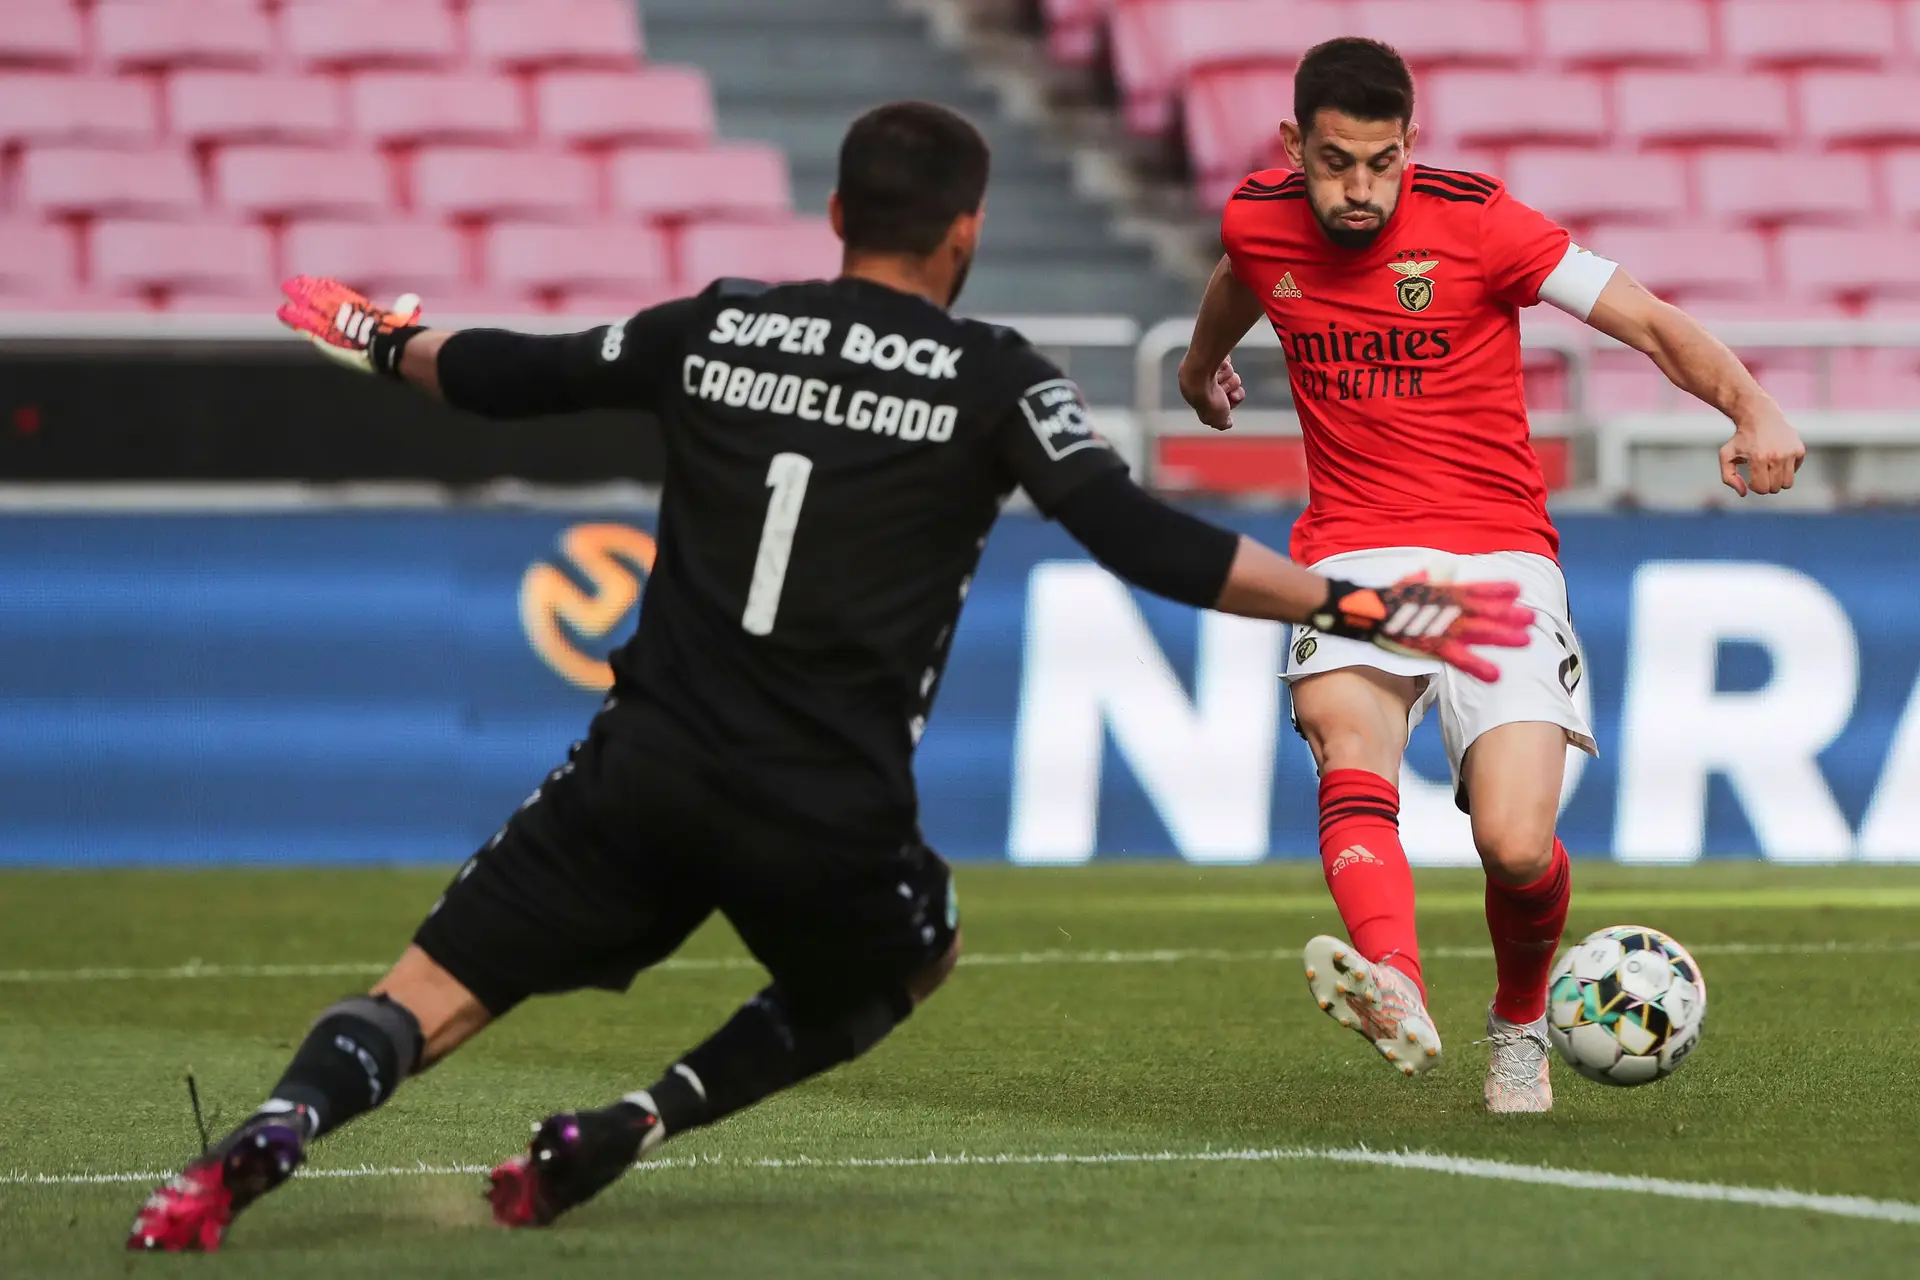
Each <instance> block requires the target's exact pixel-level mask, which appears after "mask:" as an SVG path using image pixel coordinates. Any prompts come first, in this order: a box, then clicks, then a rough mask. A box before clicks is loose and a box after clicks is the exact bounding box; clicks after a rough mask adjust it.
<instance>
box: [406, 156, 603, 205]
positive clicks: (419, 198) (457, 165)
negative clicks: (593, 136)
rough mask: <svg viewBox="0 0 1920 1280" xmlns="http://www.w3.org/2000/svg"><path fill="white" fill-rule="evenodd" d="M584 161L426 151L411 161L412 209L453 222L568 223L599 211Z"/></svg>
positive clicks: (592, 176) (592, 178)
mask: <svg viewBox="0 0 1920 1280" xmlns="http://www.w3.org/2000/svg"><path fill="white" fill-rule="evenodd" d="M599 203H600V200H599V181H598V176H597V174H596V173H595V172H594V165H593V162H592V161H591V160H589V159H587V158H586V157H585V156H579V155H563V154H555V153H553V152H543V151H503V150H499V149H496V148H493V147H425V148H422V149H421V150H420V152H419V153H418V154H416V155H415V157H414V161H413V207H414V208H415V209H417V210H419V211H420V212H422V213H433V214H440V215H442V216H446V217H456V218H496V217H533V218H540V217H549V218H553V217H567V216H569V215H571V216H572V217H575V218H578V217H580V216H582V215H585V214H590V213H592V212H594V210H595V209H596V208H597V207H598V205H599Z"/></svg>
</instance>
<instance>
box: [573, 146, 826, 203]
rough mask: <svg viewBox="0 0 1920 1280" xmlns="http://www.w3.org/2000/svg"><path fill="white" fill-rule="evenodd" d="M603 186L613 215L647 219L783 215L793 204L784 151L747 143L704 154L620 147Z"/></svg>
mask: <svg viewBox="0 0 1920 1280" xmlns="http://www.w3.org/2000/svg"><path fill="white" fill-rule="evenodd" d="M607 186H608V203H609V207H610V208H611V209H612V210H613V211H614V212H615V213H622V214H634V215H639V216H641V217H647V218H685V217H693V216H698V215H715V214H739V215H751V216H782V217H784V216H785V215H786V214H787V212H788V210H789V209H790V208H791V206H792V203H793V199H792V193H791V189H790V187H789V185H788V181H787V157H786V155H785V153H783V152H782V151H780V150H779V148H777V147H770V146H765V145H763V144H760V143H751V142H749V143H731V144H722V145H720V146H718V147H714V148H713V149H711V150H707V151H672V150H665V149H661V148H657V147H628V148H624V149H622V150H619V151H616V152H614V153H613V159H612V163H611V164H610V165H609V166H608V170H607Z"/></svg>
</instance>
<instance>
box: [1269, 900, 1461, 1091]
mask: <svg viewBox="0 0 1920 1280" xmlns="http://www.w3.org/2000/svg"><path fill="white" fill-rule="evenodd" d="M1301 958H1302V959H1303V960H1304V961H1305V962H1306V967H1307V987H1308V988H1309V989H1310V990H1311V991H1312V992H1313V998H1314V1000H1315V1001H1316V1002H1317V1003H1318V1004H1319V1006H1320V1008H1321V1011H1322V1012H1324V1013H1325V1014H1326V1015H1327V1016H1328V1017H1330V1018H1332V1019H1333V1020H1334V1021H1335V1022H1337V1023H1339V1024H1340V1025H1341V1026H1343V1027H1347V1028H1350V1029H1351V1030H1354V1031H1357V1032H1359V1033H1360V1034H1361V1035H1362V1036H1365V1037H1366V1038H1367V1040H1368V1041H1370V1042H1371V1043H1372V1044H1373V1047H1374V1048H1375V1049H1378V1050H1379V1051H1380V1056H1381V1057H1383V1058H1385V1059H1386V1060H1387V1061H1388V1062H1391V1063H1392V1064H1393V1065H1394V1066H1396V1067H1398V1068H1400V1074H1401V1075H1403V1076H1417V1075H1420V1074H1421V1073H1423V1072H1425V1071H1428V1070H1430V1069H1431V1068H1432V1067H1433V1066H1434V1065H1435V1064H1437V1063H1438V1062H1439V1061H1440V1032H1439V1030H1438V1029H1437V1028H1435V1026H1434V1025H1433V1019H1432V1018H1431V1017H1430V1016H1428V1014H1427V1003H1426V1001H1425V1000H1423V999H1422V998H1421V996H1420V988H1418V987H1416V986H1414V985H1413V979H1411V978H1409V977H1408V976H1407V975H1406V974H1404V973H1401V972H1400V971H1399V970H1398V969H1396V968H1394V967H1393V966H1392V965H1390V964H1374V963H1372V962H1371V961H1369V960H1368V959H1367V958H1366V957H1365V956H1363V955H1361V954H1360V953H1359V952H1358V951H1355V950H1354V949H1353V947H1352V945H1351V944H1349V943H1345V942H1342V941H1340V939H1338V938H1329V937H1327V936H1326V935H1324V934H1322V935H1321V936H1320V937H1317V938H1315V939H1313V940H1312V941H1311V942H1309V943H1307V947H1306V951H1305V952H1304V953H1303V954H1302V957H1301Z"/></svg>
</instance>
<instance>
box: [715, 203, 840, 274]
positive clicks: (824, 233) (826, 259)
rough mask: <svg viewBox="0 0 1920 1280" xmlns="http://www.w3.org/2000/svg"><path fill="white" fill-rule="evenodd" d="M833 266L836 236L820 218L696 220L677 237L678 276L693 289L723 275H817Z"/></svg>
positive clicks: (837, 266)
mask: <svg viewBox="0 0 1920 1280" xmlns="http://www.w3.org/2000/svg"><path fill="white" fill-rule="evenodd" d="M839 270H840V239H839V237H838V236H836V235H834V234H833V228H832V227H830V226H828V225H827V221H826V219H825V218H798V219H795V220H793V221H791V222H702V223H696V224H694V225H693V226H690V227H688V228H687V229H686V231H685V232H684V233H682V235H681V239H680V279H681V280H682V281H683V282H685V283H686V284H687V285H689V286H691V287H692V288H695V289H700V288H704V287H706V285H707V283H708V282H709V281H713V280H718V279H720V278H721V277H723V276H744V277H746V278H747V279H750V280H770V281H781V280H819V279H824V278H827V277H830V276H833V275H836V274H838V273H839Z"/></svg>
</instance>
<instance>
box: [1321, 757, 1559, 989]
mask: <svg viewBox="0 0 1920 1280" xmlns="http://www.w3.org/2000/svg"><path fill="white" fill-rule="evenodd" d="M1320 865H1321V867H1322V868H1323V869H1324V870H1325V871H1326V873H1327V888H1328V889H1329V890H1331V891H1332V893H1333V904H1334V906H1336V907H1338V908H1339V910H1340V919H1341V920H1343V921H1345V922H1346V926H1347V937H1348V938H1349V939H1350V940H1351V941H1352V942H1353V945H1354V949H1355V950H1357V951H1359V953H1360V954H1361V955H1363V956H1365V957H1366V958H1367V959H1369V960H1372V961H1375V962H1380V963H1385V964H1390V965H1392V966H1393V967H1394V968H1396V969H1398V970H1400V971H1401V972H1402V973H1404V974H1406V975H1407V976H1408V977H1409V978H1412V979H1413V981H1414V985H1415V986H1417V987H1419V988H1420V994H1421V995H1422V996H1425V994H1426V990H1427V985H1426V981H1425V979H1424V978H1422V976H1421V973H1420V939H1419V936H1418V934H1417V933H1416V932H1415V929H1414V917H1413V869H1412V868H1411V867H1409V866H1408V865H1407V855H1406V853H1405V851H1404V850H1402V849H1401V848H1400V791H1399V789H1398V788H1397V787H1395V786H1394V785H1393V784H1392V783H1391V782H1388V781H1387V780H1386V779H1385V778H1383V777H1381V776H1380V775H1379V774H1377V773H1368V772H1367V771H1366V770H1365V769H1331V770H1329V771H1328V772H1327V773H1326V775H1325V776H1324V777H1322V778H1321V779H1320ZM1488 904H1489V905H1488V912H1489V915H1491V912H1492V905H1491V904H1492V897H1491V891H1489V897H1488ZM1565 914H1566V911H1565V908H1564V906H1563V907H1562V909H1561V916H1562V918H1564V917H1565ZM1554 936H1555V937H1556V938H1557V937H1559V934H1558V933H1555V935H1554ZM1548 954H1549V956H1551V952H1549V953H1548ZM1501 972H1502V973H1503V974H1504V973H1505V972H1506V971H1505V970H1504V969H1502V970H1501ZM1545 973H1546V971H1545V969H1542V970H1541V975H1542V978H1543V980H1544V977H1545ZM1543 989H1544V988H1543ZM1536 1016H1537V1015H1536Z"/></svg>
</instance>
